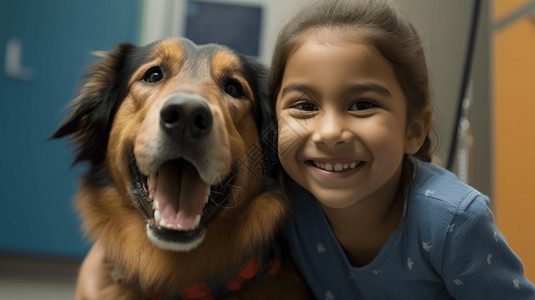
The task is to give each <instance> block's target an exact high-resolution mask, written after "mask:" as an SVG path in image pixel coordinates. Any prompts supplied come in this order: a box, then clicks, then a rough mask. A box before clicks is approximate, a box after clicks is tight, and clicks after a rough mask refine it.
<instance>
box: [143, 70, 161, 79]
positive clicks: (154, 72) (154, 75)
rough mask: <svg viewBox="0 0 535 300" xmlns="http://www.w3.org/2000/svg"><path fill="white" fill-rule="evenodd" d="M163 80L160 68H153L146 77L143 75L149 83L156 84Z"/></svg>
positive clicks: (146, 73)
mask: <svg viewBox="0 0 535 300" xmlns="http://www.w3.org/2000/svg"><path fill="white" fill-rule="evenodd" d="M162 79H163V72H162V69H161V68H160V67H152V68H150V69H149V70H148V71H147V72H145V75H143V81H145V82H147V83H155V82H158V81H160V80H162Z"/></svg>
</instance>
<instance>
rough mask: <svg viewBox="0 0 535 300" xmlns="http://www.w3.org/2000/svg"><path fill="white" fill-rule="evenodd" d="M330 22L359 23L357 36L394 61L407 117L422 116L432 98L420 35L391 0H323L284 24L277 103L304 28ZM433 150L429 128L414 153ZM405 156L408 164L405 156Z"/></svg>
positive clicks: (274, 85) (275, 61) (274, 80)
mask: <svg viewBox="0 0 535 300" xmlns="http://www.w3.org/2000/svg"><path fill="white" fill-rule="evenodd" d="M326 27H327V28H333V29H344V30H351V29H358V31H359V33H358V35H359V37H361V38H363V39H364V40H365V41H366V42H369V43H370V44H371V45H373V46H374V47H375V48H377V50H378V51H379V52H380V53H381V54H382V55H383V56H384V57H385V58H386V59H387V60H388V61H389V62H390V63H391V64H392V67H393V69H394V72H395V74H396V78H397V80H398V82H399V84H400V86H401V88H402V90H403V92H404V93H405V96H406V98H407V120H409V122H410V120H413V119H414V118H421V117H423V116H422V113H423V110H424V108H425V107H426V106H428V105H429V103H430V99H429V98H430V91H429V79H428V75H427V64H426V60H425V55H424V51H423V46H422V42H421V40H420V36H419V35H418V33H417V31H416V29H415V27H414V26H413V25H412V24H411V23H410V22H409V21H408V20H407V19H406V18H405V17H404V16H403V15H402V14H401V13H400V12H399V11H398V10H397V9H396V8H395V7H394V6H393V4H391V3H390V2H388V1H384V0H329V1H325V0H319V1H315V2H314V3H312V4H308V5H307V6H305V7H304V8H303V9H302V10H301V11H299V12H298V13H297V15H296V16H295V17H294V18H293V19H291V20H290V21H289V22H288V23H287V24H286V25H285V26H284V28H283V29H282V30H281V32H280V33H279V36H278V38H277V42H276V45H275V50H274V53H273V57H272V62H271V77H270V84H269V93H270V97H271V103H272V105H273V106H274V105H275V102H276V100H277V96H278V94H279V91H280V88H281V82H282V77H283V75H284V70H285V67H286V62H287V60H288V59H289V57H290V56H291V55H292V53H293V52H294V51H295V50H296V49H297V48H298V46H299V45H300V42H301V41H302V37H303V34H304V33H306V32H308V31H310V30H314V29H320V28H326ZM355 31H356V30H355ZM409 122H408V123H409ZM274 142H276V140H275V141H274ZM431 150H432V149H431V140H430V138H429V134H428V135H427V136H426V139H425V142H424V144H423V145H422V147H421V148H420V149H419V150H418V152H417V153H416V154H415V156H416V157H418V158H420V159H422V160H424V161H430V160H431ZM405 161H406V162H405V164H406V163H407V159H405ZM404 169H407V168H404Z"/></svg>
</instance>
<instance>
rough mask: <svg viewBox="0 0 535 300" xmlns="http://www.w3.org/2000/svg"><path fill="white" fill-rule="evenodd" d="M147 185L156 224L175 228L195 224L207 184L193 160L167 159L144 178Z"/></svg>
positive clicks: (203, 202)
mask: <svg viewBox="0 0 535 300" xmlns="http://www.w3.org/2000/svg"><path fill="white" fill-rule="evenodd" d="M147 186H148V188H149V199H150V200H152V201H153V205H152V209H153V211H154V214H153V217H154V221H155V223H156V225H158V226H161V227H165V228H169V229H177V230H194V229H196V228H198V226H199V224H200V221H201V217H202V215H203V209H204V206H205V205H206V203H208V197H209V196H210V186H209V185H207V184H206V183H204V182H203V181H202V180H201V178H200V176H199V173H198V172H197V170H196V169H195V168H194V167H193V165H192V164H190V163H188V162H186V161H185V160H174V161H170V162H166V163H164V164H163V165H162V166H161V167H160V169H159V170H158V172H157V173H156V174H153V175H151V176H149V177H148V178H147Z"/></svg>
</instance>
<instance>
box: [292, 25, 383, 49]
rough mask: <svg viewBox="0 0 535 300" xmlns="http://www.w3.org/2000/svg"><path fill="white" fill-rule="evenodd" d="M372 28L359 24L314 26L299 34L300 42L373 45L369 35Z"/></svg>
mask: <svg viewBox="0 0 535 300" xmlns="http://www.w3.org/2000/svg"><path fill="white" fill-rule="evenodd" d="M369 34H370V30H368V29H366V28H364V27H358V26H327V27H325V26H322V27H312V28H309V29H307V30H305V31H303V32H302V33H301V34H299V36H298V44H300V43H303V42H304V41H312V42H315V43H319V44H334V45H345V44H347V43H355V44H366V45H371V46H373V45H372V43H371V41H370V39H368V38H367V37H368V36H369Z"/></svg>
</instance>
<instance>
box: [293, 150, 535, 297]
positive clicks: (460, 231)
mask: <svg viewBox="0 0 535 300" xmlns="http://www.w3.org/2000/svg"><path fill="white" fill-rule="evenodd" d="M413 162H414V163H415V167H416V175H415V177H414V180H413V183H412V185H413V186H412V191H411V195H410V198H409V199H408V206H407V211H406V215H405V216H404V218H405V219H404V220H405V222H404V223H403V222H402V223H403V225H402V226H400V228H399V229H398V230H397V231H395V232H394V233H392V234H391V235H390V237H389V238H388V240H387V241H386V243H385V244H384V246H383V247H382V249H381V250H380V252H379V254H378V255H377V256H376V257H375V259H374V260H373V261H372V262H371V263H369V264H368V265H366V266H364V267H358V268H356V267H353V266H352V265H351V264H350V262H349V261H348V259H347V257H346V255H345V253H344V251H343V249H342V247H341V246H340V244H339V243H338V241H337V239H336V237H335V235H334V233H333V232H332V230H331V227H330V225H329V223H328V221H327V219H326V217H325V215H324V214H323V212H322V210H321V208H320V206H319V204H318V202H317V200H316V199H315V198H314V196H312V195H311V194H310V193H308V192H307V191H306V190H304V189H303V188H301V187H300V186H298V185H297V184H295V183H294V184H293V185H292V189H293V192H294V194H293V197H294V198H293V200H294V203H293V212H294V218H293V219H292V221H291V223H290V225H289V228H288V234H289V243H290V247H291V251H292V254H293V256H294V258H295V260H296V263H297V266H298V268H299V270H300V271H301V273H302V274H303V276H304V277H305V278H306V280H307V282H308V284H309V286H310V288H311V289H312V291H313V293H314V295H315V296H316V298H318V299H328V300H333V299H336V300H339V299H344V300H345V299H471V300H472V299H485V300H489V299H535V287H534V286H533V284H532V283H531V282H529V281H528V280H527V279H526V278H525V277H524V275H523V267H522V263H521V262H520V260H519V258H518V257H517V256H516V255H515V253H514V252H513V251H512V250H511V249H510V248H509V246H508V245H507V243H506V241H505V239H504V237H503V236H502V234H501V233H500V232H499V231H498V229H497V228H496V225H495V223H494V217H493V214H492V212H491V210H490V208H489V199H488V198H487V197H486V196H484V195H482V194H481V193H479V192H478V191H477V190H475V189H473V188H471V187H469V186H468V185H465V184H464V183H462V182H460V181H459V180H458V179H457V178H456V176H455V175H454V174H452V173H450V172H448V171H447V170H445V169H442V168H440V167H437V166H435V165H432V164H429V163H425V162H422V161H419V160H416V159H415V160H413Z"/></svg>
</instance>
